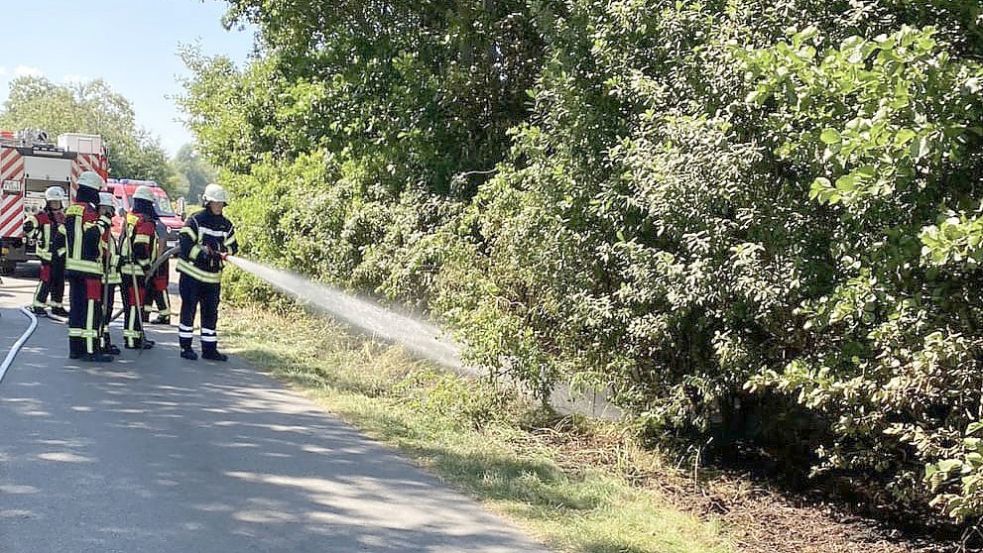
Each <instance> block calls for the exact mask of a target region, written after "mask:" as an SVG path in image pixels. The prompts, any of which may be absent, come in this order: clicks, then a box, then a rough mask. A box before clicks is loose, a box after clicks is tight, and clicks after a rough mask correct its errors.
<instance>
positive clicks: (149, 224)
mask: <svg viewBox="0 0 983 553" xmlns="http://www.w3.org/2000/svg"><path fill="white" fill-rule="evenodd" d="M156 219H157V212H156V211H155V210H154V193H153V191H152V190H150V188H149V187H147V186H140V187H137V189H136V191H135V192H134V193H133V211H131V212H130V213H129V214H128V215H127V216H126V225H125V227H124V228H125V230H124V233H123V246H122V248H121V250H122V251H121V255H122V257H123V269H122V273H123V309H124V315H123V343H124V346H125V347H126V348H127V349H150V348H152V347H154V342H153V341H152V340H148V339H147V336H146V334H145V333H144V330H143V316H142V311H143V304H144V299H145V298H146V293H147V287H146V285H145V278H146V276H147V275H148V273H149V272H150V269H151V265H152V264H153V262H154V259H155V258H156V257H157V225H156V223H155V221H156Z"/></svg>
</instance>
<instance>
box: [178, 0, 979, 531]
mask: <svg viewBox="0 0 983 553" xmlns="http://www.w3.org/2000/svg"><path fill="white" fill-rule="evenodd" d="M228 4H229V13H228V18H227V23H228V24H230V25H235V24H238V23H243V22H248V23H250V24H253V25H255V26H256V28H257V30H258V35H257V54H256V56H255V57H254V58H253V59H252V61H251V62H250V63H248V64H247V65H246V66H245V67H236V66H235V65H234V64H232V63H230V62H229V61H228V60H226V59H223V58H221V57H217V58H209V57H206V56H203V55H201V54H200V53H198V52H196V51H194V50H187V51H185V52H184V57H185V61H186V62H187V64H188V66H189V68H190V69H191V70H192V72H193V74H194V77H193V78H192V79H191V80H189V81H188V82H187V83H186V94H185V96H184V98H183V99H182V100H181V101H182V103H183V105H184V108H185V109H186V111H187V113H188V117H189V121H190V124H191V126H192V128H193V130H194V132H195V134H196V136H197V139H198V144H197V151H199V152H200V153H201V154H202V155H203V156H204V158H205V159H206V160H207V161H208V162H210V163H212V164H213V165H214V166H215V167H217V168H218V170H219V172H220V179H221V180H222V181H223V182H224V183H226V184H228V185H229V186H230V187H231V189H232V192H233V195H234V197H235V198H236V201H235V203H234V204H233V205H232V206H230V208H231V209H230V211H231V216H232V217H233V219H235V220H236V221H237V224H238V225H239V232H240V234H239V237H240V242H241V243H242V244H243V246H244V255H246V256H249V257H251V258H254V259H256V260H258V261H264V262H269V263H273V264H276V265H278V266H282V267H287V268H290V269H293V270H297V271H299V272H302V273H304V274H306V275H309V276H312V277H314V278H316V279H322V280H325V281H329V282H331V283H333V284H338V285H341V286H343V287H347V288H349V289H352V290H358V291H360V292H368V293H373V294H375V295H377V296H379V297H381V298H383V299H384V300H387V301H391V302H396V303H401V304H406V305H409V306H411V307H414V308H418V309H420V310H423V311H426V312H427V313H428V314H430V315H431V316H432V317H434V318H435V319H438V320H440V321H441V322H443V323H444V324H445V325H447V327H448V328H451V329H453V330H454V331H455V332H456V334H457V336H458V338H459V340H460V341H461V343H463V344H464V345H465V346H466V350H467V352H466V353H467V356H468V359H469V361H470V362H471V363H473V364H474V365H475V366H478V367H481V368H483V369H486V370H487V371H488V373H489V374H502V373H507V374H508V376H509V377H510V378H511V379H513V380H516V381H519V382H522V383H523V384H524V386H525V389H526V390H528V391H529V392H531V393H532V394H534V395H536V396H539V397H546V395H547V394H548V393H549V391H550V390H551V389H552V388H553V387H554V386H555V385H557V384H558V383H569V384H572V385H573V386H574V387H575V388H589V387H594V386H596V387H605V388H606V389H609V390H611V392H612V397H613V399H614V400H615V401H616V402H618V404H619V405H621V406H623V407H625V408H626V410H627V412H628V413H629V416H630V420H631V423H632V425H633V426H634V427H635V428H639V429H641V432H642V435H643V436H645V438H646V441H645V443H646V444H647V445H649V446H652V447H656V445H657V444H659V445H660V446H664V445H665V444H669V445H672V446H674V447H676V448H678V449H679V450H681V451H689V452H691V453H692V454H693V455H694V457H695V456H696V454H697V453H699V457H700V459H702V460H703V461H708V460H713V461H720V460H722V461H726V462H729V463H736V464H738V465H740V464H742V463H743V464H745V465H750V466H756V467H761V468H764V469H768V470H769V472H770V473H771V476H772V477H773V478H775V479H776V480H777V481H781V482H784V483H786V485H787V486H789V487H791V488H794V489H813V488H821V489H824V490H828V491H830V492H834V493H836V494H838V495H839V496H840V497H843V498H848V499H850V501H851V502H852V504H854V505H855V506H857V507H858V509H860V510H861V511H863V512H865V513H866V514H869V515H873V516H878V517H881V518H885V519H893V520H895V521H902V522H904V523H906V524H916V525H925V526H935V527H942V526H945V525H947V524H950V523H952V524H958V525H961V526H962V528H964V529H967V530H969V529H971V528H972V527H973V526H974V525H976V524H977V523H978V521H979V520H980V517H981V515H983V485H981V483H983V441H981V440H983V435H981V433H983V412H981V405H983V366H981V362H983V330H981V329H983V301H981V300H983V298H981V296H980V290H983V286H981V283H983V282H981V278H983V273H981V270H980V261H983V219H981V216H980V212H981V209H983V208H981V200H983V188H981V187H980V183H981V182H983V127H981V123H980V122H981V121H983V66H981V62H980V60H981V56H983V31H981V22H983V21H981V6H980V4H979V2H978V1H977V0H953V1H946V2H941V1H938V2H937V1H925V2H910V1H900V0H878V1H874V0H869V1H868V0H783V1H779V2H775V1H772V0H768V1H765V0H730V1H726V2H725V1H704V2H690V1H675V0H637V1H636V0H632V1H622V0H567V1H552V0H546V1H542V0H529V1H526V0H494V1H487V0H481V1H480V2H479V1H476V0H474V1H473V0H453V1H448V2H435V1H422V2H421V1H416V0H414V1H403V0H379V1H372V2H351V3H340V4H339V3H326V2H310V3H297V2H288V1H278V0H262V1H260V0H230V1H229V2H228ZM229 291H230V292H232V293H233V295H234V296H235V295H239V296H240V297H245V296H247V295H249V294H250V293H251V292H252V291H253V289H252V288H250V287H249V286H243V285H241V283H235V282H230V287H229Z"/></svg>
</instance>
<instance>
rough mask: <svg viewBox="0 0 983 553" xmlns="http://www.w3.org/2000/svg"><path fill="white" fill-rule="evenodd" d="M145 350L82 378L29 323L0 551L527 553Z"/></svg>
mask: <svg viewBox="0 0 983 553" xmlns="http://www.w3.org/2000/svg"><path fill="white" fill-rule="evenodd" d="M155 337H156V338H158V339H161V340H162V341H163V342H164V347H161V348H158V349H155V350H152V351H150V352H147V353H144V354H143V355H141V356H139V357H138V356H137V354H135V353H132V352H127V355H124V356H123V359H122V360H121V361H120V362H118V363H115V364H113V365H109V366H95V367H83V366H80V365H77V364H72V363H68V362H66V361H67V360H66V359H65V351H66V349H67V343H66V342H67V340H66V339H65V337H64V328H63V327H60V326H58V325H54V324H52V323H51V322H48V321H43V322H42V325H41V327H40V328H39V332H38V333H37V334H36V335H35V337H33V338H32V339H31V340H30V341H29V342H28V344H27V346H26V347H25V349H24V350H23V352H22V354H21V355H22V357H20V358H19V362H18V364H17V366H16V369H15V370H13V371H12V372H11V373H10V374H9V375H8V377H7V380H6V381H4V383H3V384H2V386H0V392H2V393H0V436H3V440H2V441H0V550H3V551H10V552H22V551H23V552H28V551H31V552H34V551H56V550H57V551H109V550H112V551H117V550H118V551H136V550H139V551H151V552H155V551H161V552H162V551H198V552H211V551H216V552H218V551H222V552H227V551H237V552H238V551H339V552H356V551H358V552H361V551H369V552H389V551H393V552H395V551H400V552H406V551H426V552H438V551H439V552H445V551H446V552H463V551H482V552H484V551H489V552H491V551H496V552H498V551H501V552H505V551H532V550H538V548H537V546H535V545H533V544H532V543H531V542H530V541H528V540H527V539H526V538H524V537H523V536H521V535H520V534H518V533H517V532H515V531H514V530H512V529H511V528H509V527H508V526H507V525H504V524H503V523H501V521H499V520H498V519H497V518H495V517H493V516H491V515H489V514H487V513H485V512H483V511H482V510H481V509H480V508H479V507H478V506H477V505H476V504H474V503H473V502H471V501H470V500H468V499H466V498H464V497H463V496H460V495H459V494H457V493H455V492H452V491H450V490H448V489H447V488H446V487H445V486H443V485H442V484H441V483H439V482H438V481H437V480H435V479H434V478H432V477H430V476H428V475H426V474H424V473H422V472H421V471H419V470H417V469H415V468H414V467H412V466H410V465H409V464H408V463H406V462H405V461H403V460H402V459H400V458H399V457H397V456H395V455H393V454H392V452H391V451H390V450H388V449H386V448H384V447H381V446H379V445H377V444H375V443H373V442H371V441H368V440H366V439H365V438H364V437H362V436H361V435H360V434H358V433H357V432H356V431H355V430H353V429H352V428H351V427H349V426H347V425H345V424H343V423H341V422H339V421H337V420H335V419H333V418H331V417H329V416H326V415H325V414H324V413H323V412H321V411H319V410H318V409H317V407H316V406H314V405H313V404H311V403H309V402H308V401H306V400H304V399H301V398H298V396H297V395H296V394H294V393H291V392H289V391H286V390H284V389H282V388H281V387H280V386H279V385H277V384H276V383H275V382H274V381H272V380H270V379H269V378H267V377H265V376H264V375H262V374H259V373H257V372H256V371H254V370H252V369H251V368H249V367H247V366H245V365H241V364H235V363H233V364H229V365H218V364H214V363H204V362H198V363H190V362H181V361H180V360H178V359H177V349H176V344H175V343H174V342H176V336H175V335H174V334H173V329H167V330H166V331H164V332H160V333H157V335H156V336H155ZM461 462H462V463H466V462H468V460H467V459H462V460H461ZM495 470H502V471H509V472H514V471H524V470H533V471H541V470H543V469H542V467H531V466H530V467H517V466H508V467H505V466H503V467H498V468H496V469H495ZM543 476H544V477H548V475H545V474H544V475H543ZM489 492H491V493H490V495H492V496H494V495H495V494H494V490H489ZM544 501H546V502H550V501H560V502H562V501H563V498H544Z"/></svg>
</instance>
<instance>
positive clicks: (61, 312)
mask: <svg viewBox="0 0 983 553" xmlns="http://www.w3.org/2000/svg"><path fill="white" fill-rule="evenodd" d="M51 314H52V315H57V316H58V317H65V318H66V319H67V318H68V315H69V313H68V311H67V310H66V309H65V308H64V307H52V308H51Z"/></svg>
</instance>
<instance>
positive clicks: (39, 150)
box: [0, 130, 109, 274]
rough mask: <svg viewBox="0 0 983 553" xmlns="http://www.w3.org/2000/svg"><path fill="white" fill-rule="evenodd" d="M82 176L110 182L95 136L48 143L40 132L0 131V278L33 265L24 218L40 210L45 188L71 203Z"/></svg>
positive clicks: (68, 136) (68, 137)
mask: <svg viewBox="0 0 983 553" xmlns="http://www.w3.org/2000/svg"><path fill="white" fill-rule="evenodd" d="M84 171H95V172H96V173H99V175H100V176H102V178H103V179H104V180H105V179H107V178H108V177H109V162H108V160H107V157H106V149H105V148H104V147H103V143H102V138H101V137H99V136H97V135H91V134H63V135H60V136H58V141H57V143H51V142H50V141H49V140H48V135H47V133H45V132H43V131H21V132H17V133H14V132H11V131H3V130H0V253H2V257H0V274H10V273H12V272H13V270H14V267H16V265H17V263H21V262H24V261H27V260H29V259H36V256H35V254H34V246H35V245H34V243H33V241H31V240H27V239H26V238H25V237H24V229H23V225H24V217H25V214H27V213H37V212H38V211H40V210H42V209H43V208H44V205H45V200H44V191H45V190H46V189H47V188H48V187H50V186H61V187H63V188H64V189H65V191H66V192H68V195H69V197H70V198H71V199H72V200H74V199H75V190H76V189H77V187H78V176H79V175H80V174H82V173H83V172H84Z"/></svg>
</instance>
